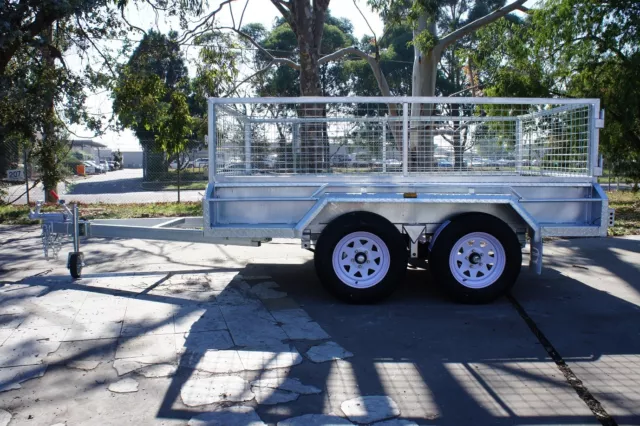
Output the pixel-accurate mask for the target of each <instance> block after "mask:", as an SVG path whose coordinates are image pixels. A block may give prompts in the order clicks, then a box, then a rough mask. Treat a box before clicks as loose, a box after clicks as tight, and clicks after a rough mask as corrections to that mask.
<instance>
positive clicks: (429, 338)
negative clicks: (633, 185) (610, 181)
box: [0, 239, 640, 425]
mask: <svg viewBox="0 0 640 426" xmlns="http://www.w3.org/2000/svg"><path fill="white" fill-rule="evenodd" d="M583 241H584V240H570V241H560V242H557V247H558V248H559V249H567V250H570V251H571V252H573V253H575V254H576V255H575V256H574V257H572V258H565V257H554V258H547V260H548V261H551V262H550V263H549V265H550V266H551V267H547V268H545V270H544V273H543V275H542V276H541V277H538V276H535V275H533V274H530V273H529V272H524V273H523V274H522V276H521V278H520V280H519V283H518V285H517V287H516V289H515V290H514V292H513V294H514V296H515V298H516V299H517V300H518V302H519V303H520V304H521V305H522V306H524V308H525V309H526V310H527V313H528V314H529V315H531V317H532V318H533V319H534V320H535V321H536V323H537V324H538V325H539V327H540V330H541V331H542V332H543V333H545V335H546V336H547V337H548V338H549V339H550V340H551V342H552V343H554V344H555V345H557V349H558V350H559V352H560V354H561V355H562V356H563V357H564V359H565V360H566V361H567V362H568V363H570V365H572V366H575V367H578V370H580V369H583V370H584V369H588V366H589V365H590V364H594V363H597V362H599V361H601V360H603V359H605V358H611V357H630V358H629V359H632V361H630V362H632V363H633V362H636V363H637V362H638V360H637V358H635V357H638V356H640V339H637V338H633V337H634V336H635V337H637V336H638V335H640V329H639V326H638V324H640V310H639V308H638V304H637V302H636V303H632V302H629V301H627V300H626V298H622V297H620V295H616V294H612V292H608V291H606V290H604V289H599V288H596V287H594V286H592V285H587V284H585V282H584V280H580V279H579V278H580V276H581V275H590V276H591V278H593V272H592V271H591V269H593V268H594V267H597V268H600V269H602V270H606V271H608V272H609V277H610V278H606V279H611V280H614V279H616V280H618V281H622V282H624V283H626V285H627V286H628V289H627V290H628V291H629V294H630V295H631V296H633V294H634V293H636V294H635V296H636V297H637V295H638V294H640V280H638V279H637V276H638V272H640V270H639V268H638V264H637V263H636V264H634V263H630V261H629V257H630V256H631V255H637V254H640V247H639V246H640V242H639V241H637V240H625V239H606V240H600V241H599V242H598V243H597V244H596V245H595V246H593V245H588V244H586V243H584V242H583ZM96 254H97V253H96ZM154 254H155V255H158V253H155V252H154ZM18 256H19V255H18ZM105 261H106V260H105ZM174 262H175V260H174ZM574 265H575V267H574ZM181 266H183V267H181ZM566 268H570V269H571V268H573V269H571V270H574V269H575V270H576V274H577V275H576V276H569V275H567V274H566V273H564V274H563V273H561V272H559V271H560V270H562V271H565V270H566ZM585 268H586V269H585ZM590 268H591V269H590ZM153 274H154V273H151V272H150V273H148V275H153ZM160 274H162V275H165V274H166V275H165V276H163V277H162V278H160V279H158V280H156V281H154V282H152V283H151V284H148V283H146V284H145V285H144V286H141V287H140V288H137V289H135V290H131V289H130V287H128V289H123V288H119V284H118V282H121V280H115V279H114V278H118V277H119V278H122V277H128V276H129V277H131V276H138V275H139V274H138V273H135V274H130V273H127V272H126V271H118V272H114V273H113V274H111V273H100V274H87V275H86V276H85V279H84V280H81V281H79V282H70V281H69V280H68V279H67V278H65V277H47V278H46V279H42V278H37V277H36V278H31V279H26V280H24V281H23V282H22V283H21V284H19V285H16V287H15V289H16V291H15V292H14V290H13V289H12V288H11V286H9V287H8V288H3V289H2V290H3V292H2V293H1V294H2V298H1V299H0V307H5V308H6V307H9V306H14V305H17V304H19V303H21V302H23V301H25V300H27V299H31V298H43V297H48V296H52V295H55V293H56V292H59V293H61V294H67V293H68V292H86V293H87V294H98V295H105V296H107V297H113V298H118V299H119V300H120V299H124V300H127V301H128V302H127V303H132V302H131V301H136V303H138V302H155V303H160V304H162V305H165V306H167V307H172V309H171V316H170V317H169V316H168V317H167V318H164V319H157V318H151V319H148V318H145V317H141V318H140V319H139V320H138V321H133V322H132V323H130V324H128V325H129V326H130V327H131V329H134V330H137V331H136V333H134V334H132V335H130V336H127V335H122V334H121V335H119V337H117V341H116V340H115V339H104V341H102V342H101V341H100V340H92V341H91V342H92V343H91V344H89V345H88V346H86V347H83V348H81V349H80V350H79V351H76V352H74V353H73V354H71V355H70V356H67V357H62V358H60V357H59V358H58V359H56V361H55V363H54V364H53V365H52V367H50V368H52V369H62V368H65V366H68V365H69V364H70V363H72V362H74V361H83V360H90V359H91V357H93V356H95V355H96V354H105V353H108V354H110V355H108V356H109V357H115V358H116V359H126V358H128V357H122V358H118V352H119V351H124V352H126V351H127V350H129V351H131V353H132V354H137V356H136V357H131V358H142V357H146V356H148V357H152V358H153V357H156V358H155V359H154V360H153V362H149V363H144V362H142V361H140V360H139V359H138V361H137V362H142V364H144V365H143V367H144V366H148V365H157V364H166V365H172V366H175V367H176V368H175V370H174V371H173V373H172V374H171V375H170V377H171V378H170V382H169V384H168V386H167V387H166V389H165V390H164V391H163V393H162V395H159V397H160V398H161V402H160V403H159V405H158V407H159V408H158V410H157V412H156V416H155V417H156V418H157V419H183V420H188V419H191V418H193V417H195V416H198V415H200V414H202V413H207V412H218V413H219V412H220V410H225V408H224V407H229V406H230V405H242V406H249V407H253V408H255V410H256V413H257V414H258V415H259V416H260V418H261V419H262V420H263V421H265V422H267V423H271V424H275V423H277V422H279V421H282V420H284V419H287V418H291V417H295V416H300V415H303V414H311V413H313V414H320V413H330V412H333V413H336V414H339V415H340V414H341V411H340V406H341V403H342V402H343V401H345V400H348V399H350V398H354V397H357V396H361V395H362V396H365V395H388V396H390V397H391V398H393V399H394V400H395V401H396V402H397V403H398V405H399V406H400V409H401V411H402V415H401V417H402V418H403V419H407V420H412V421H415V422H417V423H418V424H438V425H461V424H494V425H513V424H536V425H552V424H553V425H556V424H566V425H573V424H599V421H598V420H597V419H596V417H595V416H594V415H593V414H592V413H591V412H590V411H589V409H588V408H587V406H586V405H585V404H584V403H583V402H582V401H581V400H580V399H579V398H578V396H577V395H576V393H575V391H574V389H572V388H571V386H569V385H568V384H567V382H566V380H565V378H564V376H563V375H562V373H561V372H560V371H559V370H558V369H557V367H556V365H555V363H554V362H553V361H552V360H551V359H550V357H549V355H548V353H547V352H546V351H545V349H544V348H543V347H542V346H541V345H540V342H539V340H538V339H537V338H536V336H534V335H533V334H532V333H531V332H530V331H529V329H528V327H527V325H526V323H525V322H524V321H523V319H522V318H521V316H520V315H519V314H518V312H517V311H516V310H515V309H514V307H513V306H512V305H511V304H510V303H509V302H508V301H507V300H505V299H503V300H499V301H497V302H496V303H494V304H490V305H484V306H463V305H457V304H453V303H451V302H449V301H448V300H447V299H445V298H444V296H443V295H442V293H441V292H440V291H439V289H438V288H437V285H435V283H432V282H430V281H429V276H428V273H427V271H424V270H418V269H409V270H408V273H407V280H406V283H405V285H404V286H402V288H401V289H400V290H399V291H398V292H397V293H395V294H394V296H393V297H392V298H390V299H389V300H388V301H386V302H385V303H381V304H378V305H372V306H356V305H347V304H342V303H340V302H337V301H336V300H334V299H333V298H331V297H330V296H328V295H327V294H326V293H325V292H324V291H323V290H322V289H321V287H320V284H319V283H318V281H317V279H316V277H315V272H314V270H313V264H312V262H306V263H304V264H291V265H289V264H275V263H273V264H255V265H254V264H251V263H250V264H248V265H247V266H246V267H242V268H211V269H208V270H199V271H192V270H191V269H190V265H188V264H185V265H176V268H175V269H174V270H171V271H163V272H162V273H160ZM143 275H144V274H143ZM185 275H189V276H188V277H187V278H184V279H178V280H177V281H176V280H172V279H173V278H175V277H180V276H185ZM203 277H206V279H205V278H203ZM265 277H272V279H273V281H275V282H277V284H278V285H279V288H278V289H277V290H282V291H286V292H287V293H288V296H289V297H286V298H279V297H276V298H263V300H260V298H258V297H257V296H256V294H257V293H256V291H254V288H255V286H257V285H261V284H262V283H264V281H265V280H267V278H265ZM606 279H605V278H603V280H604V281H606ZM101 280H102V281H101ZM5 287H7V286H5ZM30 287H31V289H30ZM635 300H637V299H635ZM132 306H133V305H132ZM299 308H302V309H303V310H304V311H306V313H308V314H309V315H310V317H311V318H312V319H313V321H315V322H317V324H319V326H320V327H322V329H324V330H325V331H326V332H327V333H328V335H330V340H331V341H334V342H336V343H338V344H339V345H340V346H342V347H343V348H345V349H346V350H348V351H350V352H353V354H354V356H353V357H352V358H349V359H348V360H346V361H342V360H338V361H331V362H322V363H314V362H312V361H310V360H309V359H308V356H307V355H306V353H307V350H308V349H309V348H310V347H311V346H313V345H318V344H321V343H323V342H325V341H327V340H329V339H312V340H302V339H295V338H291V336H290V335H289V334H288V333H287V332H285V331H284V330H286V329H285V328H282V326H283V325H284V324H283V323H282V322H281V321H277V320H276V318H277V316H278V312H282V311H286V310H293V309H299ZM23 320H24V318H23ZM170 323H173V327H174V333H173V334H175V335H176V338H177V339H178V340H176V342H179V343H177V346H176V348H177V352H176V353H175V354H173V356H172V355H171V354H166V358H164V359H162V356H164V355H163V354H160V353H153V349H150V352H149V351H147V352H145V344H147V342H146V341H142V342H141V341H140V336H143V340H144V338H146V337H148V336H149V335H150V336H156V337H152V338H151V339H148V340H149V343H148V344H150V345H151V344H152V343H151V342H152V341H153V339H156V340H157V339H160V337H158V336H163V334H157V335H156V334H154V333H156V332H158V333H159V332H160V330H162V329H163V327H167V326H169V324H170ZM178 324H187V325H188V326H187V328H185V329H184V330H183V331H181V332H178V330H179V328H178ZM179 335H180V336H183V337H184V338H183V340H180V337H179ZM136 339H138V340H136ZM129 343H130V344H129ZM154 344H155V343H154ZM123 348H124V349H123ZM22 349H25V348H22ZM22 349H21V350H18V351H16V355H15V357H14V358H11V359H5V360H3V361H2V364H3V365H5V366H6V365H18V364H20V359H19V357H20V354H21V353H24V352H25V350H26V349H25V350H22ZM136 351H139V353H138V352H136ZM124 352H123V353H124ZM303 355H304V357H303ZM248 366H250V368H247V367H248ZM30 368H32V369H34V370H35V369H38V368H41V366H40V365H33V366H31V367H30ZM141 368H142V367H141ZM631 368H632V370H633V368H636V370H635V371H632V372H631V373H628V374H626V377H627V378H628V379H629V378H631V379H630V380H631V381H629V380H627V381H626V382H624V383H623V381H622V379H618V378H615V380H614V381H615V383H613V384H612V383H607V386H608V387H607V389H608V388H609V387H611V388H613V389H614V390H615V388H616V386H618V387H619V386H624V387H625V388H624V389H627V388H628V389H629V390H630V391H632V390H633V387H634V386H635V389H637V388H638V386H640V380H638V376H637V375H638V373H637V371H638V370H637V364H636V365H633V364H632V365H631ZM135 372H136V370H135V369H134V370H132V372H131V373H127V374H129V375H131V374H133V373H135ZM47 374H49V373H47ZM633 374H635V375H636V376H633ZM220 375H227V376H236V377H238V378H239V379H240V380H237V381H236V382H234V383H235V384H232V385H230V387H225V386H223V385H221V384H220V383H216V377H219V376H220ZM578 375H580V373H578ZM616 377H617V376H616ZM119 378H121V377H119ZM287 378H290V379H299V380H300V382H301V383H303V384H305V385H311V386H315V387H317V388H319V389H321V390H322V392H321V393H319V394H309V395H300V396H299V397H298V398H297V399H295V400H294V401H291V402H286V403H280V404H277V405H265V404H257V403H256V398H257V397H256V395H257V394H258V393H259V392H260V393H261V396H260V398H265V399H266V400H268V398H269V397H270V395H269V393H271V394H274V395H275V394H277V391H276V389H275V388H271V389H270V390H267V391H265V390H264V389H262V390H258V389H256V388H255V387H252V386H251V384H250V383H251V382H253V381H255V380H260V379H263V380H266V379H270V380H271V379H273V380H276V381H277V382H278V383H280V382H282V381H284V380H286V379H287ZM111 380H113V378H111ZM226 380H227V381H229V380H228V379H226ZM610 380H611V378H610ZM634 380H635V381H634ZM17 382H18V380H17V379H16V382H15V383H12V382H11V381H5V382H3V383H0V386H2V387H6V386H8V385H11V384H17ZM91 386H94V387H95V388H98V387H104V386H105V383H104V382H100V381H96V382H95V383H94V384H93V385H91ZM624 389H623V391H622V392H610V393H607V391H603V392H601V393H600V394H598V389H591V391H592V392H594V394H595V395H596V396H597V397H599V398H600V399H601V402H602V403H603V405H604V406H605V408H618V409H620V410H622V408H625V407H626V408H627V410H626V411H624V410H622V411H620V410H618V411H620V412H621V413H622V414H621V415H613V418H614V419H615V421H617V423H618V424H640V411H639V410H638V408H637V407H638V405H637V401H638V400H636V399H633V398H630V399H629V398H626V397H625V392H624ZM88 390H90V387H82V388H79V389H78V390H77V392H78V393H79V394H80V393H82V392H87V391H88ZM52 398H58V399H59V401H61V402H62V401H65V400H67V399H68V398H70V395H67V394H60V395H58V396H54V397H52ZM185 402H190V403H192V404H190V405H194V406H190V405H188V404H185ZM203 402H204V403H203ZM207 402H208V403H207ZM23 403H24V401H19V400H18V401H16V400H13V401H12V402H11V403H10V405H9V406H8V407H7V409H9V410H11V408H12V406H11V404H16V406H17V405H18V404H23ZM369 408H370V410H369V411H372V410H373V407H369ZM378 408H380V407H378ZM384 408H385V407H383V409H384ZM386 408H387V409H390V407H386ZM225 416H226V417H224V418H225V422H226V423H225V424H236V423H237V424H243V423H242V422H244V421H246V419H247V413H246V412H234V411H233V410H226V414H225Z"/></svg>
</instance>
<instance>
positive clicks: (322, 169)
mask: <svg viewBox="0 0 640 426" xmlns="http://www.w3.org/2000/svg"><path fill="white" fill-rule="evenodd" d="M208 116H209V117H208V119H209V122H208V126H209V128H208V134H209V138H208V152H209V165H210V166H209V169H208V173H209V183H208V186H207V189H206V193H205V194H204V198H203V200H202V203H203V217H194V218H167V219H127V220H100V221H99V220H95V221H85V220H81V219H80V217H79V212H78V208H77V205H74V206H72V208H69V207H67V206H66V205H64V203H62V204H61V205H62V211H61V212H60V213H42V212H41V211H40V206H41V203H39V204H38V205H37V207H36V210H35V211H33V212H32V213H31V214H30V217H32V218H36V219H41V220H42V228H43V246H44V250H45V255H47V254H49V252H51V251H53V252H57V251H59V250H60V242H61V241H62V238H63V237H64V236H69V235H70V236H71V237H72V240H73V244H74V249H73V252H71V253H70V254H69V256H68V262H67V266H68V268H69V270H70V273H71V275H72V276H73V277H74V278H79V277H80V276H81V273H82V267H83V266H84V257H83V255H82V253H81V251H80V240H81V238H83V237H108V238H141V239H156V240H158V239H159V240H171V241H190V242H202V243H212V244H228V245H232V244H233V245H248V246H260V245H261V244H264V243H268V242H269V241H271V240H272V239H274V238H294V239H298V240H300V244H301V247H302V248H303V249H307V250H311V251H313V252H314V262H315V266H316V271H317V274H318V276H319V278H320V281H321V282H322V284H323V285H324V286H325V287H326V289H327V290H328V291H330V292H331V293H332V294H334V295H335V296H337V297H338V298H340V299H342V300H345V301H349V302H354V303H370V302H376V301H379V300H381V299H383V298H385V297H387V296H389V295H390V294H391V293H392V292H393V291H394V290H395V289H396V288H397V287H398V286H399V285H401V283H402V281H403V277H404V274H405V271H406V268H407V264H408V263H409V262H416V261H419V260H422V261H425V262H426V263H427V264H428V269H429V271H430V273H431V275H432V276H433V278H434V282H436V283H437V284H438V285H440V286H442V287H443V288H444V290H445V291H446V292H447V293H448V294H449V295H451V296H452V297H453V298H454V299H456V300H458V301H461V302H465V303H486V302H489V301H492V300H494V299H495V298H497V297H499V296H501V295H503V294H504V293H505V292H507V291H508V290H509V289H510V288H511V287H512V286H513V285H514V283H515V281H516V279H517V277H518V275H519V272H520V269H521V263H522V248H524V247H525V246H526V245H527V244H529V245H530V262H529V266H530V267H531V268H533V269H534V270H535V271H536V272H537V273H541V271H542V254H543V238H545V237H604V236H606V235H607V228H608V227H609V226H612V224H613V219H614V213H613V210H611V209H609V208H608V200H607V197H606V194H605V193H604V191H603V190H602V188H601V187H600V185H599V184H598V182H597V177H598V176H600V175H601V173H602V159H601V157H599V155H598V137H599V133H598V132H599V129H600V128H602V127H603V125H604V111H601V110H600V102H599V100H597V99H530V98H463V97H451V98H447V97H425V98H416V97H346V98H326V97H301V98H233V99H232V98H224V99H223V98H212V99H209V102H208ZM345 158H348V159H350V161H346V160H345ZM218 159H220V161H217V160H218ZM223 159H224V160H223ZM353 159H355V160H353Z"/></svg>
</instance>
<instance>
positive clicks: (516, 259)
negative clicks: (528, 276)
mask: <svg viewBox="0 0 640 426" xmlns="http://www.w3.org/2000/svg"><path fill="white" fill-rule="evenodd" d="M521 263H522V251H521V248H520V243H519V241H518V237H517V236H516V234H515V233H514V232H513V230H512V229H511V228H510V227H509V226H508V225H507V224H506V223H504V222H503V221H502V220H500V219H498V218H496V217H494V216H491V215H488V214H484V213H469V214H463V215H460V216H458V217H456V218H454V219H453V220H452V221H451V223H449V224H448V225H447V226H446V227H445V228H444V229H443V230H442V232H440V235H438V238H437V239H436V241H435V242H434V244H433V247H432V250H431V255H430V258H429V268H430V270H431V274H432V276H433V278H434V279H435V282H436V283H437V284H438V285H441V286H442V287H443V289H444V290H445V291H446V292H447V293H448V294H449V295H450V296H451V297H452V298H453V299H455V300H456V301H459V302H462V303H488V302H491V301H493V300H495V299H497V298H498V297H500V296H502V295H504V294H505V293H506V292H507V291H509V289H510V288H511V287H513V285H514V284H515V282H516V279H517V278H518V275H519V274H520V266H521Z"/></svg>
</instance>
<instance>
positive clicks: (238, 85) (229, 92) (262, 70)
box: [222, 61, 275, 98]
mask: <svg viewBox="0 0 640 426" xmlns="http://www.w3.org/2000/svg"><path fill="white" fill-rule="evenodd" d="M273 65H275V62H274V61H271V62H269V63H268V64H267V66H265V67H264V68H262V69H259V70H258V71H256V72H254V73H253V74H251V75H250V76H249V77H247V78H245V79H244V80H242V81H241V82H240V83H238V84H236V85H235V86H233V88H232V89H231V90H229V91H228V92H227V93H226V94H225V95H224V96H222V97H223V98H224V97H227V96H229V95H231V94H232V93H233V92H235V91H236V89H238V87H240V86H242V85H243V84H244V83H246V82H247V81H249V80H251V79H252V78H253V77H255V76H257V75H258V74H262V73H263V72H265V71H266V70H268V69H269V68H271V67H272V66H273Z"/></svg>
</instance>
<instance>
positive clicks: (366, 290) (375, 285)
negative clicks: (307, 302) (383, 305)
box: [314, 212, 407, 303]
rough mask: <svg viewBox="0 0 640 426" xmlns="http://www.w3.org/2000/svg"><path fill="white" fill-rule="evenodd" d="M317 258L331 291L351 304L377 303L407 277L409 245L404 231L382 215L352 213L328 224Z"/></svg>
mask: <svg viewBox="0 0 640 426" xmlns="http://www.w3.org/2000/svg"><path fill="white" fill-rule="evenodd" d="M314 261H315V267H316V273H317V274H318V277H319V278H320V281H321V282H322V284H323V286H324V287H325V288H326V289H327V291H329V292H330V293H331V294H333V295H334V296H336V297H338V298H339V299H341V300H344V301H347V302H350V303H374V302H377V301H380V300H382V299H384V298H386V297H387V296H389V295H390V294H391V293H392V292H393V291H394V290H395V289H396V288H397V287H398V285H399V284H401V283H402V281H403V280H404V275H405V272H406V268H407V247H406V243H405V241H404V238H403V237H402V234H400V232H399V231H398V230H397V229H396V228H395V226H393V225H392V224H391V223H390V222H389V221H387V220H386V219H384V218H383V217H381V216H378V215H376V214H373V213H369V212H353V213H348V214H345V215H343V216H341V217H339V218H337V219H335V220H334V221H332V222H331V223H329V224H328V225H327V227H326V228H325V229H324V231H323V232H322V234H321V235H320V238H319V239H318V242H317V244H316V250H315V257H314Z"/></svg>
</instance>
